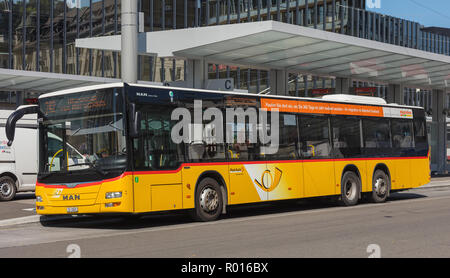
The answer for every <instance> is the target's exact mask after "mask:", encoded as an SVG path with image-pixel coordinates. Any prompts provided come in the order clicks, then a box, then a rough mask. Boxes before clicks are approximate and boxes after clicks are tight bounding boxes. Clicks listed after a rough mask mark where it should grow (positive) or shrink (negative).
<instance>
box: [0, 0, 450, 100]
mask: <svg viewBox="0 0 450 278" xmlns="http://www.w3.org/2000/svg"><path fill="white" fill-rule="evenodd" d="M120 3H121V0H4V1H0V67H1V68H6V69H17V70H30V71H42V72H54V73H67V74H75V75H88V76H99V77H111V78H120V53H115V52H111V51H100V50H88V49H76V48H75V40H76V39H77V38H89V37H97V36H107V35H114V34H120ZM139 10H140V11H141V12H143V13H144V25H145V26H144V29H145V31H146V32H151V31H158V30H170V29H180V28H181V29H182V28H193V27H200V26H210V25H218V24H234V23H244V22H254V21H262V20H277V21H282V22H285V23H290V24H296V25H301V26H306V27H309V28H316V29H322V30H326V31H330V32H337V33H342V34H346V35H349V36H356V37H360V38H365V39H369V40H376V41H380V42H384V43H389V44H395V45H399V46H404V47H409V48H415V49H421V50H424V51H429V52H434V53H440V54H444V55H450V37H449V36H446V35H444V34H441V33H436V32H432V31H430V30H429V29H426V30H425V29H424V28H423V26H421V25H420V24H419V23H417V22H411V21H407V20H403V19H399V18H395V17H390V16H387V15H383V14H378V13H373V12H370V11H367V10H365V0H139ZM423 29H424V30H423ZM138 63H139V65H138V76H139V79H141V80H146V81H156V82H164V81H169V82H170V81H176V80H184V79H185V68H186V63H185V61H183V60H175V59H161V58H157V59H154V58H152V57H147V56H141V57H139V59H138ZM208 69H209V78H210V79H213V78H233V79H234V84H235V88H236V89H243V90H248V92H250V93H259V92H263V91H265V90H268V88H269V87H270V73H269V72H267V71H263V70H257V69H250V68H242V67H241V68H239V67H233V66H227V65H213V64H211V65H209V67H208ZM352 84H353V86H356V87H359V86H376V87H377V88H378V89H377V96H381V97H385V95H386V91H387V89H386V86H387V85H386V84H368V83H367V82H364V81H356V80H354V81H353V82H352ZM334 87H335V79H333V78H323V77H317V76H311V75H298V74H290V75H289V93H290V94H291V95H296V96H313V90H314V89H320V88H334ZM422 92H423V91H416V89H414V88H411V89H409V91H408V93H407V94H405V95H408V99H407V100H408V103H411V104H412V103H414V104H423V103H426V102H423V101H422V100H423V99H426V92H425V93H422ZM416 94H417V95H419V96H416ZM7 99H13V100H14V99H18V98H11V97H8V98H7Z"/></svg>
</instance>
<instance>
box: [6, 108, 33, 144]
mask: <svg viewBox="0 0 450 278" xmlns="http://www.w3.org/2000/svg"><path fill="white" fill-rule="evenodd" d="M26 114H38V115H40V111H39V106H37V105H27V106H23V107H19V108H17V110H16V111H14V112H13V113H12V114H11V115H9V117H8V120H7V121H6V126H5V133H6V138H8V143H7V145H8V147H11V145H12V143H13V141H14V135H15V133H16V123H17V121H18V120H20V119H22V117H23V116H24V115H26Z"/></svg>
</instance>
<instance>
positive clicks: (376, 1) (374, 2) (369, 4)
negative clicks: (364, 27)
mask: <svg viewBox="0 0 450 278" xmlns="http://www.w3.org/2000/svg"><path fill="white" fill-rule="evenodd" d="M366 8H367V9H381V0H367V1H366Z"/></svg>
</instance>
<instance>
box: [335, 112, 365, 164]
mask: <svg viewBox="0 0 450 278" xmlns="http://www.w3.org/2000/svg"><path fill="white" fill-rule="evenodd" d="M360 121H361V120H360V119H358V118H354V117H342V116H336V117H332V118H331V127H332V133H333V147H334V151H335V156H336V157H337V158H352V157H358V156H360V155H361V154H362V152H361V147H362V146H361V122H360Z"/></svg>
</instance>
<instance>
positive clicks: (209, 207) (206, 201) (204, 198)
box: [200, 187, 219, 213]
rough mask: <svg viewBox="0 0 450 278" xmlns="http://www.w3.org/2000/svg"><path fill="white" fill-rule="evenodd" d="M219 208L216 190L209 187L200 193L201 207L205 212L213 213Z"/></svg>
mask: <svg viewBox="0 0 450 278" xmlns="http://www.w3.org/2000/svg"><path fill="white" fill-rule="evenodd" d="M218 206H219V194H218V193H217V191H216V190H214V189H212V188H210V187H207V188H205V189H203V190H202V192H201V193H200V207H201V208H202V210H203V211H205V212H208V213H209V212H213V211H215V210H217V208H218Z"/></svg>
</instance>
